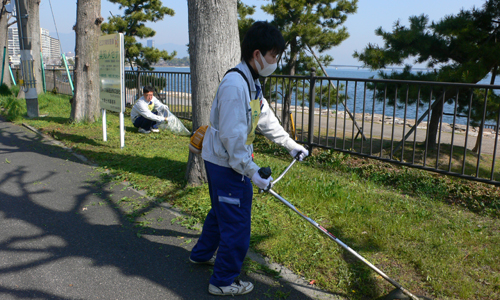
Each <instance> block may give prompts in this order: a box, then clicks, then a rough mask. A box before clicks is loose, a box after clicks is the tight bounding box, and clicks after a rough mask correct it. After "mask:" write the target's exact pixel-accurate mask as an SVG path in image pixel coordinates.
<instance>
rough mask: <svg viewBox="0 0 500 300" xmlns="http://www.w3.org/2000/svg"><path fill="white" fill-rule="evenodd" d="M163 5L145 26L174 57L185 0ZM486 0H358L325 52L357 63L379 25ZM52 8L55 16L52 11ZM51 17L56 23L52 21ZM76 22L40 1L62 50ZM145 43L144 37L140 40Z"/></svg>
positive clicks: (58, 1) (66, 4) (180, 43)
mask: <svg viewBox="0 0 500 300" xmlns="http://www.w3.org/2000/svg"><path fill="white" fill-rule="evenodd" d="M162 2H163V5H164V6H166V7H169V8H172V9H173V10H174V11H175V16H173V17H171V16H165V18H164V19H163V20H162V21H159V22H157V23H148V24H147V26H148V27H151V28H153V29H154V30H155V31H156V36H155V37H153V38H152V39H153V40H154V41H155V46H157V47H159V46H160V45H163V46H165V49H166V50H168V51H172V50H176V51H177V52H178V55H177V57H179V58H182V57H184V56H187V47H186V46H185V45H186V44H187V43H188V41H189V37H188V34H189V33H188V12H187V11H188V9H187V1H184V0H163V1H162ZM485 2H486V0H418V1H416V0H359V1H358V11H357V13H355V14H353V15H349V16H348V17H347V21H346V22H345V23H344V26H345V27H347V30H348V32H349V34H350V37H349V38H348V39H347V40H345V41H343V42H342V44H341V45H340V46H337V47H334V48H332V49H330V50H328V51H326V52H325V53H326V54H329V55H331V56H332V57H333V58H334V61H333V64H334V65H356V66H360V65H361V63H360V62H359V61H358V60H357V59H355V58H353V57H352V54H353V53H354V51H358V52H360V51H362V50H363V49H364V48H365V47H366V46H367V45H368V43H374V44H379V45H382V44H383V41H382V39H381V38H379V37H378V36H376V35H375V29H377V28H378V27H382V29H384V30H385V31H392V27H393V25H394V23H395V22H396V21H397V20H400V22H401V24H402V25H408V24H409V23H408V18H409V17H410V16H415V15H421V14H425V15H427V16H428V17H429V20H430V21H439V20H440V19H442V18H443V17H444V16H446V15H452V14H457V13H458V12H459V11H460V9H462V8H464V9H466V10H470V9H471V8H472V7H473V6H476V7H478V8H480V7H481V6H482V5H483V4H484V3H485ZM243 3H245V4H246V5H254V6H255V7H256V9H257V11H256V13H255V14H254V15H253V16H251V17H252V18H253V19H255V20H270V19H271V18H270V16H269V15H267V14H266V13H264V12H263V11H262V10H261V9H260V7H261V6H262V5H264V4H267V3H270V1H269V0H243ZM52 11H53V12H54V17H53V15H52ZM111 13H112V14H113V15H120V10H119V6H118V5H116V4H113V3H110V2H108V1H107V0H102V1H101V16H102V17H104V19H105V20H107V18H108V17H109V16H111ZM54 21H55V24H56V26H55V25H54ZM75 23H76V0H43V1H41V2H40V26H41V27H42V28H45V29H48V30H49V31H50V34H51V36H53V37H55V38H57V37H58V36H57V33H56V27H57V32H58V33H59V37H60V39H61V44H62V45H61V47H62V50H63V51H64V52H69V51H72V52H74V31H73V30H72V28H73V25H74V24H75ZM143 42H144V43H146V41H143Z"/></svg>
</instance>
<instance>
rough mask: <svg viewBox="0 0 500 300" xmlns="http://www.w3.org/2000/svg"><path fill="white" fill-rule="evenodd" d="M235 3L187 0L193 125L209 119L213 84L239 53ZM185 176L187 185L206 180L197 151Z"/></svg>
mask: <svg viewBox="0 0 500 300" xmlns="http://www.w3.org/2000/svg"><path fill="white" fill-rule="evenodd" d="M236 7H237V4H236V0H219V1H205V0H188V12H189V59H190V66H191V86H192V88H191V90H192V99H193V103H192V105H193V128H194V129H196V128H198V127H199V126H201V125H207V124H208V123H209V120H210V107H211V105H212V101H213V97H214V95H215V92H216V90H217V86H218V85H219V82H220V81H221V80H222V77H224V74H225V73H226V71H227V70H228V69H230V68H232V67H234V66H235V65H236V64H237V63H238V61H239V59H240V57H241V48H240V45H239V38H238V19H237V8H236ZM221 37H224V38H221ZM186 179H187V181H188V184H190V185H199V184H201V183H203V182H204V181H206V173H205V167H204V165H203V159H202V158H201V155H195V154H193V153H189V160H188V166H187V171H186Z"/></svg>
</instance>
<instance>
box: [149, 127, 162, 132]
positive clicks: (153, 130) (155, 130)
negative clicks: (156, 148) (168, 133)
mask: <svg viewBox="0 0 500 300" xmlns="http://www.w3.org/2000/svg"><path fill="white" fill-rule="evenodd" d="M151 131H152V132H160V129H156V128H151Z"/></svg>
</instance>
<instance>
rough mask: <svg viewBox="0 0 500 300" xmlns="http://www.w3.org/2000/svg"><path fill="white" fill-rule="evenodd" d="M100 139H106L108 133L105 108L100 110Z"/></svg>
mask: <svg viewBox="0 0 500 300" xmlns="http://www.w3.org/2000/svg"><path fill="white" fill-rule="evenodd" d="M102 140H103V141H105V142H107V141H108V134H107V132H106V110H105V109H103V110H102Z"/></svg>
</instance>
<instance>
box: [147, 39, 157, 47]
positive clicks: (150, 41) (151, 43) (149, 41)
mask: <svg viewBox="0 0 500 300" xmlns="http://www.w3.org/2000/svg"><path fill="white" fill-rule="evenodd" d="M147 43H148V44H147V46H148V47H149V48H154V47H155V40H148V41H147Z"/></svg>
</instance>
